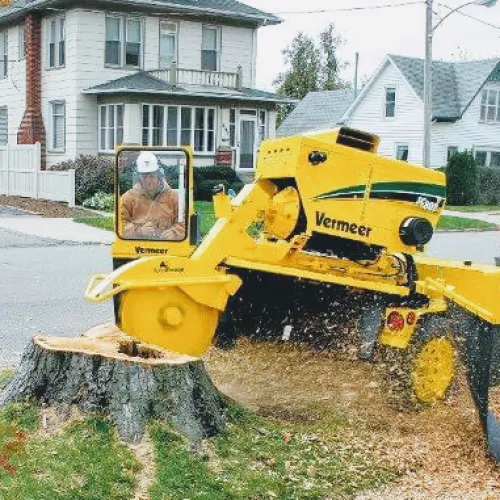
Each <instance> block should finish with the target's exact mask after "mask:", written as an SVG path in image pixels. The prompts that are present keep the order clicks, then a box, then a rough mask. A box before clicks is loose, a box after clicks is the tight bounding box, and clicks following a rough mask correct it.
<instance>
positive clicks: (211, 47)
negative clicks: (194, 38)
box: [201, 25, 220, 71]
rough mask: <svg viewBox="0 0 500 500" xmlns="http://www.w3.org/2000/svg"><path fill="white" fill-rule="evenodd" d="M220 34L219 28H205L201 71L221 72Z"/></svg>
mask: <svg viewBox="0 0 500 500" xmlns="http://www.w3.org/2000/svg"><path fill="white" fill-rule="evenodd" d="M219 44H220V33H219V28H218V27H217V26H206V25H205V26H203V33H202V42H201V69H202V70H205V71H218V70H219Z"/></svg>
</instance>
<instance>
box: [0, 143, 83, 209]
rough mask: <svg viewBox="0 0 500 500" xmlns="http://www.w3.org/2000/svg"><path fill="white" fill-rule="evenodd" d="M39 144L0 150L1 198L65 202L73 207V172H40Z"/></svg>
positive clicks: (17, 145)
mask: <svg viewBox="0 0 500 500" xmlns="http://www.w3.org/2000/svg"><path fill="white" fill-rule="evenodd" d="M41 158H42V151H41V146H40V144H16V145H7V146H0V194H4V195H7V196H25V197H28V198H35V199H43V200H51V201H64V202H67V203H68V205H69V206H70V207H74V206H75V171H74V170H67V171H65V172H55V171H54V172H51V171H44V170H40V166H41Z"/></svg>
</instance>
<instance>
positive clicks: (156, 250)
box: [135, 247, 168, 255]
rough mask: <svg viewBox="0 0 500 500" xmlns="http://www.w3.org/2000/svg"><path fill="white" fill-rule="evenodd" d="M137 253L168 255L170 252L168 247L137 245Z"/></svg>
mask: <svg viewBox="0 0 500 500" xmlns="http://www.w3.org/2000/svg"><path fill="white" fill-rule="evenodd" d="M135 253H142V254H149V255H166V254H167V253H168V248H144V247H135Z"/></svg>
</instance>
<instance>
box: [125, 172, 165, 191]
mask: <svg viewBox="0 0 500 500" xmlns="http://www.w3.org/2000/svg"><path fill="white" fill-rule="evenodd" d="M133 182H134V185H136V184H139V185H140V186H141V187H142V189H144V191H145V192H146V194H147V195H148V196H149V197H150V198H156V197H157V196H158V195H159V194H160V193H161V192H162V191H163V190H164V189H165V187H166V184H167V182H166V180H165V173H164V172H163V169H162V168H158V170H156V171H155V172H148V173H141V172H137V171H136V172H134V175H133Z"/></svg>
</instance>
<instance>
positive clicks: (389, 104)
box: [384, 87, 396, 118]
mask: <svg viewBox="0 0 500 500" xmlns="http://www.w3.org/2000/svg"><path fill="white" fill-rule="evenodd" d="M384 116H385V117H386V118H394V117H395V116H396V87H386V88H385V115H384Z"/></svg>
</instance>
